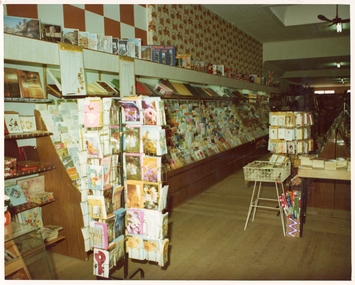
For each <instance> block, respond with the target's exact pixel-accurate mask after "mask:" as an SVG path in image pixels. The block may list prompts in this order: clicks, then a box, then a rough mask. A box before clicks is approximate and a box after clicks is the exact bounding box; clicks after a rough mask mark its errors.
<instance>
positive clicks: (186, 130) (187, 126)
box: [164, 99, 269, 170]
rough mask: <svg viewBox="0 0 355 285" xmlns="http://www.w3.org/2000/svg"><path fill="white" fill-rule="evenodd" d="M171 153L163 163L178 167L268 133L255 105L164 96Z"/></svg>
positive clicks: (172, 167) (266, 126)
mask: <svg viewBox="0 0 355 285" xmlns="http://www.w3.org/2000/svg"><path fill="white" fill-rule="evenodd" d="M164 101H165V108H166V116H167V125H168V126H169V128H168V129H167V130H166V136H167V147H168V153H167V155H166V156H165V158H166V160H165V161H164V165H165V166H166V167H167V168H168V169H169V170H170V169H176V168H179V167H181V166H184V165H186V164H189V163H192V162H194V161H198V160H201V159H204V158H206V157H209V156H211V155H214V154H217V153H219V152H222V151H224V150H227V149H230V148H233V147H236V146H238V145H241V144H244V143H247V142H250V141H253V140H255V139H257V138H260V137H262V136H265V135H267V134H268V132H269V128H268V122H267V121H265V120H262V118H260V117H259V116H258V112H257V110H256V107H255V106H253V105H248V104H244V103H241V104H240V105H237V104H233V103H232V102H231V101H222V100H216V101H212V100H205V101H203V100H173V99H165V100H164Z"/></svg>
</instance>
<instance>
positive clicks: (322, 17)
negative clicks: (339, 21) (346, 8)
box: [318, 15, 333, 22]
mask: <svg viewBox="0 0 355 285" xmlns="http://www.w3.org/2000/svg"><path fill="white" fill-rule="evenodd" d="M318 19H319V20H322V21H327V22H333V21H332V20H329V19H328V18H327V17H325V16H323V15H318Z"/></svg>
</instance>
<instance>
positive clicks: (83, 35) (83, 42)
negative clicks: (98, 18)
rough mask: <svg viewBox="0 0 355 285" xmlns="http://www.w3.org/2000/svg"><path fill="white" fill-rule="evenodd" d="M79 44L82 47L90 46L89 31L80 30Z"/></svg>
mask: <svg viewBox="0 0 355 285" xmlns="http://www.w3.org/2000/svg"><path fill="white" fill-rule="evenodd" d="M78 46H80V47H82V48H89V32H84V31H79V32H78Z"/></svg>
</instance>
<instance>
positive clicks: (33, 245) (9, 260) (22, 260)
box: [4, 222, 52, 280]
mask: <svg viewBox="0 0 355 285" xmlns="http://www.w3.org/2000/svg"><path fill="white" fill-rule="evenodd" d="M4 248H5V249H4V251H5V279H6V280H19V279H36V280H48V279H52V270H51V267H50V263H49V260H48V256H47V251H46V246H45V243H44V241H43V239H42V236H41V232H40V230H39V229H38V228H36V227H33V226H30V225H25V224H19V223H15V222H12V223H10V224H9V225H6V226H5V228H4Z"/></svg>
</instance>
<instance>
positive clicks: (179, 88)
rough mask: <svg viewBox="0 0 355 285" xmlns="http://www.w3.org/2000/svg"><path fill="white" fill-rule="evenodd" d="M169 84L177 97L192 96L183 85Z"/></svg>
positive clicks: (177, 83)
mask: <svg viewBox="0 0 355 285" xmlns="http://www.w3.org/2000/svg"><path fill="white" fill-rule="evenodd" d="M171 84H172V85H173V86H174V88H175V90H176V91H177V93H178V94H179V95H182V96H192V93H191V92H190V90H189V89H188V88H187V87H186V86H185V84H183V83H179V82H171Z"/></svg>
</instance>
